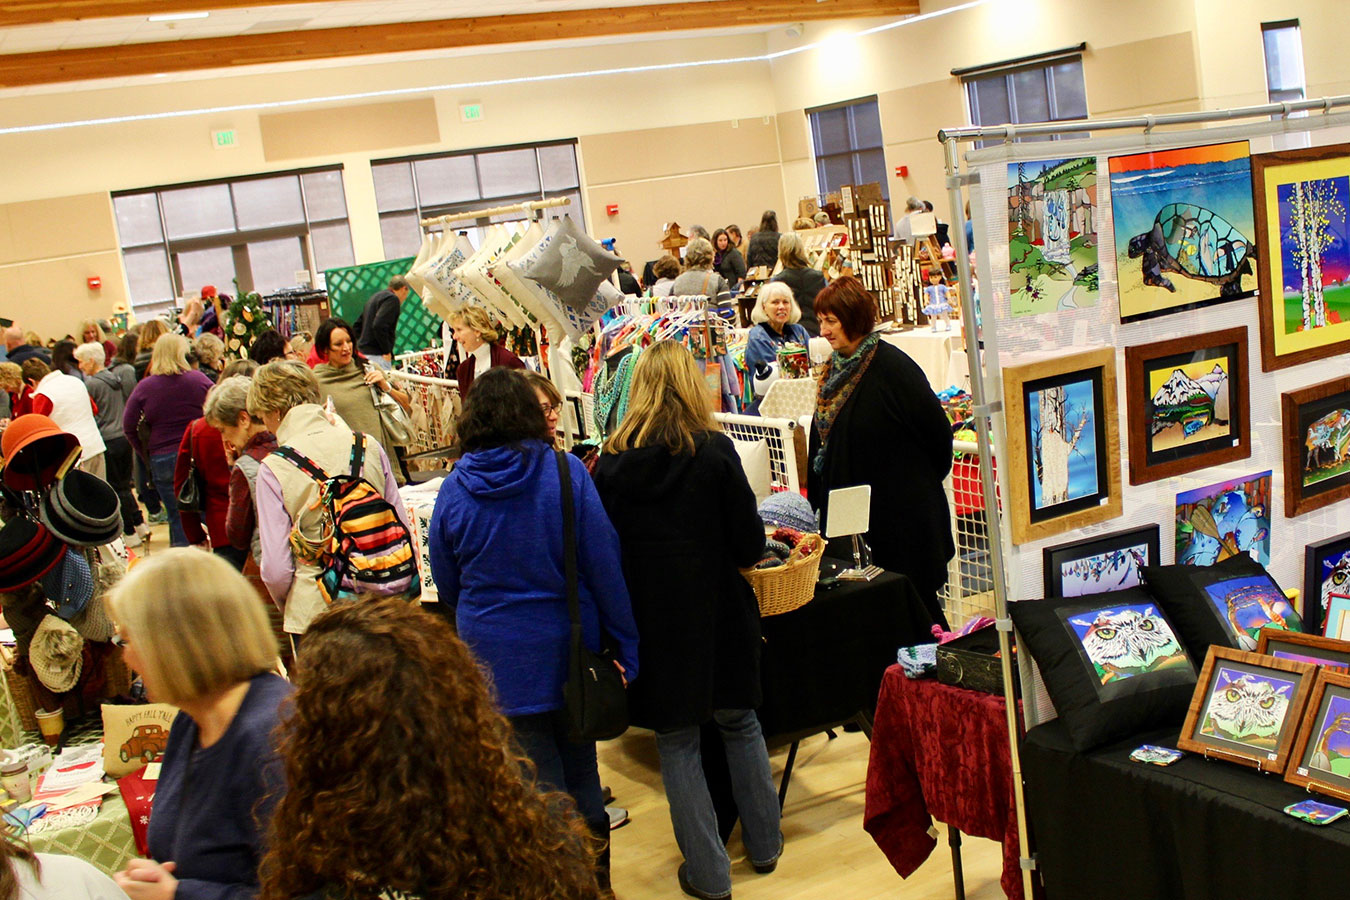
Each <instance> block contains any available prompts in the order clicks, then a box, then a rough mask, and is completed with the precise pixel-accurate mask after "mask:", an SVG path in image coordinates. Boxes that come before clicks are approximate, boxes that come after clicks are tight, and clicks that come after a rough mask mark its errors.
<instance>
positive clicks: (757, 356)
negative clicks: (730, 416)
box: [745, 281, 811, 416]
mask: <svg viewBox="0 0 1350 900" xmlns="http://www.w3.org/2000/svg"><path fill="white" fill-rule="evenodd" d="M801 319H802V311H801V307H799V306H797V301H796V299H795V298H793V296H792V288H790V287H788V286H787V285H786V284H784V283H783V282H781V281H770V282H769V283H768V284H766V285H764V286H763V287H761V288H760V289H759V294H758V295H757V296H756V297H755V308H754V309H753V310H751V311H750V321H751V322H754V323H755V324H754V325H753V326H752V327H751V329H750V334H749V336H748V338H747V342H746V345H745V367H746V369H748V370H749V371H750V375H751V377H752V378H753V379H754V391H755V401H754V402H753V403H751V404H750V407H749V408H748V409H747V410H746V412H747V413H749V414H750V415H752V416H757V415H759V403H760V401H761V400H763V399H764V395H765V394H766V393H768V390H769V386H770V385H771V384H773V382H774V381H776V380H777V378H778V351H779V350H780V349H782V348H784V347H786V346H788V345H789V344H798V345H800V346H802V347H809V346H810V345H811V336H810V335H809V334H807V333H806V329H805V328H803V327H802V326H800V325H798V324H797V323H798V322H800V321H801Z"/></svg>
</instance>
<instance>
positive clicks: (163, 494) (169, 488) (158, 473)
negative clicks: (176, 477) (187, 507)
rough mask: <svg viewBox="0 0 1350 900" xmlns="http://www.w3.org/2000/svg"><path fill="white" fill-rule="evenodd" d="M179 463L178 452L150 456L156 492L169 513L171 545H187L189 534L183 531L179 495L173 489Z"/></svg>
mask: <svg viewBox="0 0 1350 900" xmlns="http://www.w3.org/2000/svg"><path fill="white" fill-rule="evenodd" d="M177 464H178V454H177V453H161V454H159V455H157V456H152V457H150V477H151V478H153V479H154V480H155V492H156V493H157V494H159V499H160V501H161V502H162V503H163V504H164V511H165V512H166V513H168V514H169V546H170V547H186V546H187V545H188V539H187V535H186V534H184V533H183V523H182V521H180V520H179V518H178V501H177V500H176V499H174V498H175V497H176V496H177V495H176V493H175V492H174V489H173V470H174V466H176V465H177Z"/></svg>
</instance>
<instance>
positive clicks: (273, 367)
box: [248, 359, 408, 650]
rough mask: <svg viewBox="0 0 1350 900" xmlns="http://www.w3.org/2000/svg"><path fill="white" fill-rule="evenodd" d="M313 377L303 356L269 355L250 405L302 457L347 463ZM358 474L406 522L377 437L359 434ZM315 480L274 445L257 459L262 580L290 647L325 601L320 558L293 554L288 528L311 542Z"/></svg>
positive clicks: (342, 432) (347, 452)
mask: <svg viewBox="0 0 1350 900" xmlns="http://www.w3.org/2000/svg"><path fill="white" fill-rule="evenodd" d="M319 396H320V390H319V381H318V379H317V378H315V377H314V373H313V372H311V371H310V369H309V367H308V366H306V365H305V364H304V363H302V362H296V361H295V360H280V359H279V360H273V361H272V362H270V363H268V364H267V365H265V366H263V367H262V368H261V369H259V370H258V371H257V372H256V373H255V374H254V376H253V383H252V384H251V385H250V386H249V390H248V413H249V415H250V416H251V417H253V418H257V419H261V420H262V423H263V425H265V426H266V427H267V430H268V431H271V432H273V433H274V434H275V435H276V436H277V443H278V444H280V445H282V446H286V447H290V448H292V449H293V450H295V451H296V452H297V453H300V454H302V455H303V456H306V457H308V458H309V459H310V460H311V461H312V462H313V463H314V464H315V465H317V466H318V467H319V468H320V469H322V470H323V471H325V472H347V471H350V469H351V464H352V450H353V445H354V441H353V437H354V436H353V432H352V430H351V429H350V428H348V427H346V426H345V425H343V424H341V423H337V422H330V421H329V420H328V417H327V416H326V415H324V409H323V407H322V406H320V405H319ZM364 438H365V440H364V446H365V455H364V457H363V459H362V463H361V477H362V478H364V479H365V480H366V481H368V482H370V484H371V486H373V487H374V488H375V490H377V491H379V492H380V494H381V495H383V497H384V499H385V500H386V501H388V503H389V505H390V506H392V507H393V508H394V511H395V512H396V513H397V514H398V518H399V521H401V522H402V523H403V527H405V528H407V527H408V511H407V509H405V508H404V506H403V498H401V497H400V496H399V493H398V483H397V482H396V481H395V480H394V471H393V469H392V468H390V466H389V457H388V456H386V455H385V452H384V449H383V448H382V447H381V446H380V442H379V441H378V440H376V439H375V438H373V437H371V436H370V435H368V434H367V435H364ZM319 497H320V485H319V484H318V482H316V481H315V480H314V479H312V478H311V477H310V476H308V475H306V474H305V473H304V472H303V471H301V470H300V468H299V467H298V466H296V465H295V463H293V462H290V461H289V460H287V459H285V458H284V457H282V456H281V455H279V454H276V453H273V454H272V455H270V456H267V457H265V458H264V459H263V460H262V465H261V466H259V467H258V478H257V481H256V482H255V483H254V499H255V501H256V503H257V511H258V540H259V550H260V552H261V555H262V580H263V583H264V584H265V585H267V590H268V592H269V593H270V594H271V595H272V599H273V600H274V601H275V602H276V603H277V605H278V606H280V607H281V611H282V617H283V619H284V624H283V627H284V628H285V630H286V633H287V634H288V635H290V638H291V646H292V650H295V649H297V648H298V647H299V643H300V635H302V634H304V633H305V630H306V629H307V628H309V623H310V622H311V621H313V619H314V617H315V616H317V615H318V614H319V613H321V612H323V610H324V609H325V608H326V607H327V604H326V603H325V602H324V599H323V594H322V593H320V591H319V585H318V582H317V580H316V579H317V576H318V575H319V567H318V565H317V564H316V563H315V562H313V561H311V560H306V559H302V558H300V557H297V556H296V555H295V553H294V551H293V550H292V545H291V530H292V529H293V528H294V529H295V530H296V532H297V533H298V536H299V537H300V538H301V539H303V540H305V541H306V542H317V541H318V539H319V537H320V532H321V529H322V528H323V525H324V510H323V508H322V507H323V504H321V503H319V502H317V501H318V500H319Z"/></svg>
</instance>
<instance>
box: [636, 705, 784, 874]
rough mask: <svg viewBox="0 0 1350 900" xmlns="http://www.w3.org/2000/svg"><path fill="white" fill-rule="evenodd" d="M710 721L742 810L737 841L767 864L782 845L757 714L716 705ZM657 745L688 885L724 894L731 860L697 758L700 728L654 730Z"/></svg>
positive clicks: (752, 856) (753, 860)
mask: <svg viewBox="0 0 1350 900" xmlns="http://www.w3.org/2000/svg"><path fill="white" fill-rule="evenodd" d="M713 720H714V721H715V722H716V723H717V727H718V728H719V729H720V730H721V732H722V742H723V743H724V744H725V745H726V751H727V765H728V766H730V768H731V788H732V793H733V794H734V795H735V797H736V806H737V808H738V809H739V810H740V814H741V839H742V840H743V841H744V842H745V849H746V851H747V852H748V853H749V855H750V862H751V863H753V864H756V865H767V864H769V863H772V862H774V861H776V860H777V859H778V856H779V854H780V853H782V852H783V843H782V832H781V831H780V830H779V829H780V821H779V809H778V792H777V791H776V790H775V789H774V786H773V775H772V773H771V772H770V771H769V751H768V749H767V748H766V747H765V746H764V734H763V732H761V731H760V728H759V718H758V717H757V716H756V715H755V711H754V710H753V709H719V710H717V711H716V712H714V713H713ZM656 749H657V751H658V752H659V753H660V754H661V780H662V781H663V782H665V786H666V800H667V801H668V802H669V803H670V823H671V825H672V826H673V827H674V829H675V842H676V843H677V844H679V845H680V852H681V853H682V854H684V859H685V874H686V876H687V877H688V879H689V883H690V884H691V885H693V886H694V887H696V888H698V889H699V890H700V891H703V892H704V893H706V894H710V895H712V896H715V897H717V896H722V897H725V896H726V895H728V894H730V893H731V858H730V857H729V856H727V851H726V847H724V846H722V839H721V838H720V837H719V836H718V834H717V813H716V812H715V811H714V810H713V803H712V797H711V796H710V795H709V794H708V782H707V781H706V780H705V779H704V777H703V764H702V762H700V760H699V729H698V727H697V726H692V727H689V728H680V729H676V730H675V731H666V732H657V734H656Z"/></svg>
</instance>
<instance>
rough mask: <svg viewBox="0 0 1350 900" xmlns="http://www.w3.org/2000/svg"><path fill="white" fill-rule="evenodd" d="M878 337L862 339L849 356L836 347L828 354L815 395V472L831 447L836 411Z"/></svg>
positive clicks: (858, 377) (868, 359)
mask: <svg viewBox="0 0 1350 900" xmlns="http://www.w3.org/2000/svg"><path fill="white" fill-rule="evenodd" d="M880 340H881V336H880V335H878V334H876V333H873V334H869V335H868V336H867V337H865V338H863V339H862V343H861V344H859V345H858V349H857V350H855V351H854V353H853V355H852V356H844V355H843V354H842V353H840V352H839V351H838V350H836V351H835V352H834V353H832V354H830V361H829V362H827V363H826V364H825V370H824V371H823V372H821V373H820V393H819V395H818V396H817V397H816V429H817V430H818V431H819V432H820V449H819V450H817V451H816V456H815V458H814V459H812V460H811V471H813V472H815V473H816V474H817V475H819V474H820V472H821V470H822V469H824V468H825V449H826V448H827V447H829V446H830V429H831V428H833V427H834V420H835V419H836V418H838V416H839V411H840V410H841V409H843V408H844V405H845V404H846V403H848V398H849V397H852V396H853V389H854V388H856V387H857V386H858V382H859V381H862V377H863V373H864V372H866V371H867V367H868V366H870V365H871V364H872V358H873V357H874V356H876V355H877V343H878V342H879V341H880Z"/></svg>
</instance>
